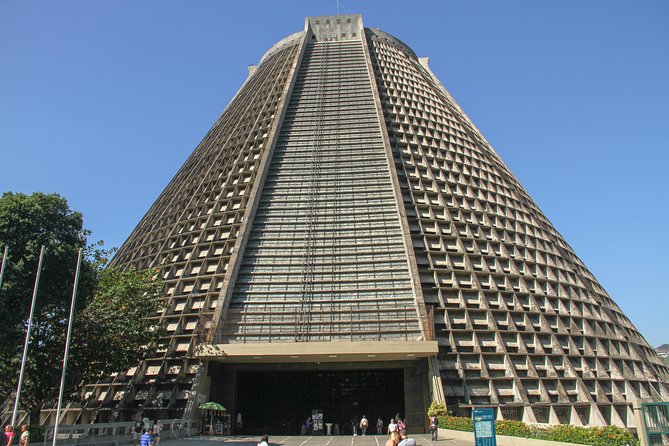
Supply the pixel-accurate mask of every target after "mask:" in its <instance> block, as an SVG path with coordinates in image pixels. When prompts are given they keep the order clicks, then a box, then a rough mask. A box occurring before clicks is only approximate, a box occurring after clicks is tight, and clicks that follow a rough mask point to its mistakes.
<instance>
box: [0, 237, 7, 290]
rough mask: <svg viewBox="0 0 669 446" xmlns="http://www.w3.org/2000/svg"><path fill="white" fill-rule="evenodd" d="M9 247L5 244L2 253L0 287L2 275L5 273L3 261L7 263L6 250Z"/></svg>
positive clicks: (0, 285) (0, 286)
mask: <svg viewBox="0 0 669 446" xmlns="http://www.w3.org/2000/svg"><path fill="white" fill-rule="evenodd" d="M8 251H9V247H8V246H7V245H5V250H4V252H3V253H2V266H0V288H2V276H4V275H5V263H7V252H8Z"/></svg>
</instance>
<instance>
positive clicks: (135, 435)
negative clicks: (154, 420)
mask: <svg viewBox="0 0 669 446" xmlns="http://www.w3.org/2000/svg"><path fill="white" fill-rule="evenodd" d="M143 432H144V423H142V420H141V419H140V418H137V420H136V421H135V425H134V426H133V432H132V446H137V445H138V444H139V437H141V436H142V433H143Z"/></svg>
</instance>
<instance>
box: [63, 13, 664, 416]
mask: <svg viewBox="0 0 669 446" xmlns="http://www.w3.org/2000/svg"><path fill="white" fill-rule="evenodd" d="M113 263H114V265H116V266H128V267H129V266H133V267H138V268H148V267H158V266H160V268H161V275H162V277H163V279H164V280H165V289H164V297H165V299H166V300H167V301H168V302H169V307H168V308H167V310H165V311H164V312H162V313H160V314H157V315H155V316H153V317H155V318H158V319H161V320H162V321H164V322H165V324H166V327H167V330H168V332H169V339H168V340H167V341H168V342H167V347H166V348H164V349H161V350H159V351H158V352H157V353H156V355H155V356H154V357H152V358H149V359H147V360H146V361H144V362H143V363H142V364H139V365H138V366H137V367H133V368H132V369H130V370H128V371H125V372H123V373H120V374H118V375H115V376H112V377H108V378H106V379H104V380H101V381H100V382H99V383H97V384H94V385H90V386H88V387H87V390H86V410H83V411H74V410H71V411H70V415H68V416H70V417H71V418H72V420H71V421H74V420H75V419H76V420H77V421H78V422H88V421H92V420H97V421H106V420H117V419H123V420H125V419H130V418H132V417H134V416H135V415H136V414H137V413H140V412H144V413H146V414H149V415H151V416H153V417H154V418H155V417H169V418H179V417H182V416H185V417H188V416H192V417H195V416H197V410H196V407H197V404H198V401H200V400H206V399H211V400H216V399H217V398H220V399H225V400H229V401H231V402H232V403H231V404H232V406H231V408H230V409H231V410H232V411H233V412H234V404H235V403H234V401H236V399H237V398H241V397H243V396H240V395H235V382H234V379H235V378H234V371H235V370H238V369H239V367H251V369H253V367H256V368H257V369H259V370H260V369H262V370H268V369H271V368H272V367H278V366H279V365H281V366H282V367H295V365H294V364H311V365H310V366H308V367H306V366H305V367H306V368H304V370H307V369H309V370H319V369H323V368H324V367H325V368H328V367H330V368H331V369H333V370H335V369H341V368H342V367H351V368H352V369H358V368H360V367H361V365H362V364H366V366H367V367H371V368H375V367H379V368H384V367H388V364H390V366H392V364H395V365H396V367H398V368H402V369H407V370H409V369H412V368H413V369H415V370H418V371H417V372H415V373H413V374H411V373H407V374H405V381H404V395H405V396H404V410H405V412H406V416H407V417H409V418H410V419H411V421H412V422H413V426H414V427H421V428H422V424H424V423H425V421H426V419H425V417H424V414H425V410H426V408H427V406H428V405H429V402H430V401H431V400H435V401H445V402H446V403H447V404H448V407H449V409H450V410H453V411H455V412H456V413H457V414H461V415H462V414H464V415H466V414H468V411H469V409H470V408H471V407H472V406H476V405H492V406H495V407H497V408H498V411H497V416H498V418H500V419H506V418H509V419H521V420H523V421H527V422H531V423H551V424H556V423H570V424H576V425H607V424H613V425H620V426H633V425H634V416H633V413H632V410H631V405H632V404H633V402H634V401H636V400H638V399H640V398H651V399H656V400H664V399H667V398H668V397H669V393H668V391H667V387H666V384H665V379H666V376H667V371H668V369H667V368H666V367H665V366H664V365H663V364H662V362H661V360H660V359H659V358H658V356H657V354H656V353H655V352H654V350H653V349H652V348H651V347H650V346H649V345H648V343H647V342H646V341H645V340H644V339H643V337H642V336H641V335H640V334H639V333H638V331H637V330H636V329H635V328H634V326H633V325H632V323H631V322H630V321H629V320H628V319H627V318H626V317H625V315H624V314H623V313H622V311H621V310H620V309H619V308H618V306H617V305H616V304H615V302H614V301H613V300H612V299H611V298H610V297H609V296H608V294H607V293H606V291H605V290H604V289H603V288H602V287H601V285H600V284H599V283H598V282H597V281H596V279H595V278H594V277H593V275H592V274H591V273H590V272H589V271H588V270H587V268H586V267H585V266H584V265H583V263H582V262H581V261H580V259H578V257H577V256H576V255H575V253H574V252H573V251H572V249H571V248H570V247H569V245H568V244H567V243H566V242H565V241H564V240H563V238H562V237H561V235H560V234H559V233H558V232H557V230H556V229H555V228H554V227H553V226H552V225H551V223H550V222H549V221H548V220H547V218H546V217H545V216H544V215H543V213H542V212H541V210H540V209H539V208H538V207H537V205H536V204H535V203H534V202H533V201H532V199H531V198H530V197H529V195H528V194H527V193H526V192H525V191H524V190H523V188H522V186H521V185H520V184H519V183H518V181H517V180H516V179H515V178H514V177H513V175H512V174H511V172H510V171H509V169H508V168H507V167H506V166H505V164H504V163H503V161H502V160H501V159H500V157H499V156H498V154H497V153H496V152H495V151H494V149H493V148H492V147H491V146H490V144H489V143H488V142H487V141H486V140H485V138H484V137H483V136H482V135H481V134H480V132H479V131H478V130H477V129H476V127H475V126H474V125H473V124H472V123H471V121H470V120H469V119H468V118H467V116H466V115H465V114H464V112H463V111H462V110H461V109H460V107H459V106H458V105H457V104H456V103H455V101H454V100H453V98H452V97H451V96H450V95H449V94H448V92H447V91H446V89H445V88H444V87H443V85H441V83H440V82H439V81H438V79H437V78H436V77H435V76H434V74H433V73H432V72H431V71H430V70H429V67H428V64H427V59H419V58H417V57H416V55H415V53H414V52H413V51H412V50H411V49H410V48H408V47H407V46H406V45H405V44H404V43H402V42H401V41H399V40H398V39H396V38H394V37H393V36H391V35H389V34H387V33H385V32H383V31H380V30H376V29H369V28H365V27H364V26H363V22H362V17H360V16H358V15H342V16H329V17H309V18H307V20H306V21H305V30H304V31H303V32H300V33H295V34H293V35H291V36H289V37H287V38H286V39H283V40H282V41H280V42H279V43H277V44H276V45H275V46H274V47H273V48H271V49H270V50H269V51H268V52H267V53H266V54H265V56H264V57H263V58H262V60H261V62H260V63H259V64H258V66H257V67H255V68H254V69H253V70H250V75H249V78H248V79H247V81H246V82H245V84H244V85H243V86H242V88H241V89H240V90H239V92H238V93H237V95H236V96H235V98H234V99H233V100H232V102H231V104H230V105H229V106H228V108H227V109H226V110H225V112H224V113H223V115H222V116H221V117H220V118H219V120H218V121H217V122H216V124H215V125H214V126H213V127H212V129H211V130H210V131H209V133H208V134H207V135H206V136H205V138H204V139H203V141H202V142H201V143H200V145H199V146H198V147H197V148H196V149H195V151H194V152H193V154H192V155H191V157H190V158H189V159H188V160H187V161H186V163H185V164H184V166H183V167H182V168H181V169H180V170H179V172H178V173H177V174H176V176H175V177H174V179H173V180H172V181H171V182H170V184H169V185H168V186H167V188H166V189H165V191H164V192H163V193H162V194H161V195H160V196H159V197H158V199H157V200H156V202H155V203H154V205H153V206H152V207H151V208H150V209H149V211H148V212H147V214H146V215H145V217H144V218H143V219H142V221H140V223H139V224H138V226H137V227H136V228H135V230H134V231H133V232H132V234H131V235H130V237H129V238H128V240H127V241H126V243H125V244H124V245H123V246H122V248H121V249H120V250H119V252H118V254H117V255H116V257H115V258H114V260H113ZM406 361H409V362H410V365H409V366H406ZM291 364H292V365H291ZM403 364H405V365H403ZM224 378H225V379H224ZM421 416H423V418H421ZM372 421H373V420H372Z"/></svg>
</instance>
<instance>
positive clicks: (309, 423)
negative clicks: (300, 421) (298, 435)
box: [304, 417, 313, 435]
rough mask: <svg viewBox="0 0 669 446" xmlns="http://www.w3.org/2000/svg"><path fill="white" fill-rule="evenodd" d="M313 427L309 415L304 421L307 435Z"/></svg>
mask: <svg viewBox="0 0 669 446" xmlns="http://www.w3.org/2000/svg"><path fill="white" fill-rule="evenodd" d="M312 429H313V426H312V424H311V417H307V421H305V422H304V430H305V432H306V433H307V435H311V430H312Z"/></svg>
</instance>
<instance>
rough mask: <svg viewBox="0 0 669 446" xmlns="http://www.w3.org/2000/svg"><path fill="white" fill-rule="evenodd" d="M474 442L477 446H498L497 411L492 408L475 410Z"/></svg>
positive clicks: (473, 415)
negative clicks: (496, 435) (496, 433)
mask: <svg viewBox="0 0 669 446" xmlns="http://www.w3.org/2000/svg"><path fill="white" fill-rule="evenodd" d="M472 417H473V418H474V442H475V444H476V446H497V438H496V437H495V409H493V408H492V407H480V408H474V410H473V411H472Z"/></svg>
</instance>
